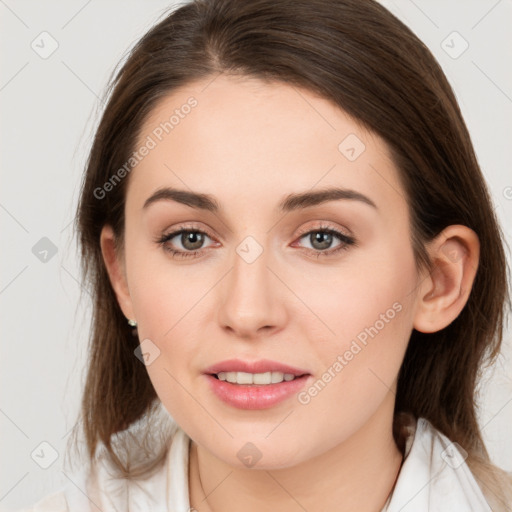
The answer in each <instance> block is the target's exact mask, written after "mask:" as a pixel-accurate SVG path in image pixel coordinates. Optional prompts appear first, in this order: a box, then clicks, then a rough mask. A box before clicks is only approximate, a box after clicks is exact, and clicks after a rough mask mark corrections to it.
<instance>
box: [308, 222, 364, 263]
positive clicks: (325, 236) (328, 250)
mask: <svg viewBox="0 0 512 512" xmlns="http://www.w3.org/2000/svg"><path fill="white" fill-rule="evenodd" d="M336 238H337V239H338V240H339V243H338V245H336V246H334V248H333V247H332V244H333V241H334V240H335V239H336ZM302 239H306V241H308V242H309V243H310V245H311V247H306V249H307V250H308V251H313V252H314V253H316V254H317V257H320V256H331V255H333V254H336V253H338V252H339V251H343V250H346V249H348V248H349V247H350V246H352V245H356V241H355V239H354V238H353V237H351V236H348V235H345V234H344V233H342V232H341V231H338V230H337V229H334V228H332V227H330V226H319V227H318V228H316V229H313V230H309V231H306V232H305V233H302V234H301V237H300V238H299V240H302Z"/></svg>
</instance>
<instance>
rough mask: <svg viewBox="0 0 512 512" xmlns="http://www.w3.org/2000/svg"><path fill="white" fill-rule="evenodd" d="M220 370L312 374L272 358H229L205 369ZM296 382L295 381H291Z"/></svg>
mask: <svg viewBox="0 0 512 512" xmlns="http://www.w3.org/2000/svg"><path fill="white" fill-rule="evenodd" d="M220 372H246V373H266V372H282V373H291V374H292V375H295V376H296V377H299V376H302V375H310V373H309V372H308V371H307V370H303V369H301V368H296V367H293V366H290V365H287V364H284V363H280V362H278V361H271V360H270V359H260V360H258V361H252V362H251V361H242V360H241V359H228V360H226V361H221V362H219V363H216V364H214V365H212V366H209V367H208V368H206V369H205V370H204V373H206V374H208V375H214V374H217V373H220ZM289 382H294V381H289Z"/></svg>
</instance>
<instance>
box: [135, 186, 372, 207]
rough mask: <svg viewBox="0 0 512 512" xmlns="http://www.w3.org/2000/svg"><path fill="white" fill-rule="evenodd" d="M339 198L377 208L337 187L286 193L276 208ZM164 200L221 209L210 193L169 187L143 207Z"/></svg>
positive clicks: (313, 204) (360, 196) (157, 193)
mask: <svg viewBox="0 0 512 512" xmlns="http://www.w3.org/2000/svg"><path fill="white" fill-rule="evenodd" d="M340 199H349V200H355V201H360V202H362V203H365V204H367V205H369V206H371V207H373V208H375V209H378V208H377V205H376V204H375V203H374V202H373V201H372V200H371V199H370V198H369V197H367V196H365V195H364V194H361V193H360V192H357V191H355V190H351V189H345V188H339V187H334V188H326V189H323V190H316V191H314V192H311V191H308V192H299V193H293V194H288V195H287V196H286V197H285V198H284V199H283V200H282V201H281V203H279V205H278V208H279V210H280V211H281V212H291V211H294V210H301V209H305V208H309V207H311V206H317V205H319V204H323V203H326V202H328V201H337V200H340ZM164 200H165V201H175V202H177V203H180V204H184V205H186V206H189V207H191V208H196V209H199V210H205V211H209V212H212V213H218V212H219V211H220V210H221V207H220V205H219V203H218V202H217V200H216V199H215V197H213V196H212V195H209V194H203V193H198V192H190V191H188V190H178V189H175V188H170V187H165V188H160V189H158V190H157V191H156V192H155V193H154V194H152V195H151V196H150V197H148V199H146V201H145V203H144V206H143V208H147V207H148V206H150V205H151V204H153V203H155V202H157V201H164Z"/></svg>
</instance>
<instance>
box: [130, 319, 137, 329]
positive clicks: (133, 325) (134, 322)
mask: <svg viewBox="0 0 512 512" xmlns="http://www.w3.org/2000/svg"><path fill="white" fill-rule="evenodd" d="M128 325H130V326H131V327H137V321H136V320H131V319H128Z"/></svg>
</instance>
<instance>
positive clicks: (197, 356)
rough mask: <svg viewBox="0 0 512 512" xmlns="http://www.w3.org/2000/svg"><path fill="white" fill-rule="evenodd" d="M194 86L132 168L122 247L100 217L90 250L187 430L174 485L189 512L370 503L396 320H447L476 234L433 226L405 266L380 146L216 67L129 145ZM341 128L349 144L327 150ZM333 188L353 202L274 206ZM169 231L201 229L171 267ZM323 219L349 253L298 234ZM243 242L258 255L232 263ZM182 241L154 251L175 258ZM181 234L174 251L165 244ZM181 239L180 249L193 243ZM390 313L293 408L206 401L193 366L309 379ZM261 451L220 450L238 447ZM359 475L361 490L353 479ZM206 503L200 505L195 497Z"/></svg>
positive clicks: (462, 293) (386, 490)
mask: <svg viewBox="0 0 512 512" xmlns="http://www.w3.org/2000/svg"><path fill="white" fill-rule="evenodd" d="M191 95H193V96H194V97H195V98H196V99H197V101H198V105H197V106H196V107H195V108H194V109H192V111H191V112H190V114H188V115H187V116H186V117H184V118H183V119H181V120H180V123H179V124H178V125H177V126H175V128H174V129H173V130H172V131H171V132H170V133H169V134H168V135H166V136H165V138H163V140H162V141H161V142H159V143H158V144H157V146H156V147H155V148H154V149H152V150H151V151H150V153H149V154H148V155H147V156H146V157H145V158H144V159H143V160H142V161H141V162H140V163H139V164H138V165H137V166H136V167H135V169H133V170H132V171H131V173H130V176H129V184H128V189H127V196H126V206H125V214H126V224H125V239H124V246H123V248H122V250H121V251H120V252H119V253H116V252H115V250H114V235H113V233H112V230H111V229H110V227H109V226H105V227H104V229H103V232H102V236H101V246H102V250H103V255H104V259H105V264H106V266H107V269H108V272H109V275H110V278H111V282H112V285H113V287H114V290H115V292H116V295H117V298H118V301H119V305H120V307H121V308H122V311H123V313H124V314H125V316H126V317H127V318H131V319H136V320H137V322H138V332H139V337H140V340H141V341H142V340H146V339H149V340H151V342H152V343H153V344H154V345H155V346H156V347H158V349H159V350H160V355H159V356H158V357H157V358H156V359H155V360H154V361H153V362H152V363H151V364H150V365H148V366H147V370H148V373H149V376H150V378H151V381H152V383H153V385H154V387H155V390H156V392H157V394H158V396H159V398H160V399H161V400H162V403H163V404H164V406H165V407H166V409H167V410H168V411H169V413H170V414H171V416H172V417H173V418H174V419H175V420H176V421H177V423H178V424H179V425H180V426H181V427H182V428H183V429H184V430H185V432H186V433H187V434H188V435H189V436H190V437H191V439H192V443H191V451H190V467H189V480H190V482H189V491H190V499H191V506H192V507H194V508H195V509H196V510H199V511H201V512H203V511H223V512H235V511H236V512H240V511H242V510H243V511H244V512H252V511H261V510H271V509H272V510H281V511H285V512H288V511H290V512H291V511H299V510H304V509H306V510H308V511H311V512H312V511H320V510H327V509H329V508H330V509H331V510H337V511H355V510H357V511H359V512H361V511H374V510H380V509H381V507H382V506H383V505H384V503H385V501H386V499H387V497H388V495H389V494H390V492H391V491H392V488H393V485H394V483H395V480H396V478H397V474H398V472H399V469H400V464H401V462H402V455H401V453H400V452H399V450H398V449H397V447H396V445H395V443H394V440H393V436H392V417H393V406H394V399H395V389H396V379H397V374H398V372H399V369H400V365H401V363H402V360H403V357H404V352H405V349H406V347H407V343H408V340H409V337H410V334H411V331H412V329H413V328H416V329H417V330H420V331H423V332H434V331H437V330H439V329H442V328H443V327H445V326H446V325H448V324H449V323H450V322H451V321H452V320H453V319H455V318H456V317H457V315H458V314H459V313H460V311H461V310H462V308H463V306H464V304H465V303H466V301H467V298H468V295H469V291H470V289H471V285H472V282H473V279H474V276H475V272H476V268H477V264H478V253H479V243H478V238H477V236H476V235H475V233H474V232H473V231H472V230H470V229H469V228H467V227H465V226H449V227H448V228H446V229H445V230H444V231H443V232H442V233H441V234H440V235H439V236H438V237H437V238H436V239H435V240H434V241H432V242H431V243H430V244H429V245H428V247H427V248H428V251H429V254H430V256H431V258H432V260H433V262H434V270H433V271H432V272H430V273H429V272H427V271H418V270H417V269H416V266H415V260H414V255H413V251H412V247H411V243H410V223H409V215H408V204H407V200H406V197H405V192H404V190H403V188H402V186H401V184H400V182H399V179H398V172H397V170H396V168H395V167H394V165H393V163H392V162H391V160H390V159H389V156H388V151H387V147H386V144H385V142H384V141H383V140H382V139H380V138H379V137H378V136H377V135H375V134H372V133H369V132H367V131H366V130H364V129H363V128H362V127H361V126H359V124H358V123H356V122H355V121H354V120H353V119H351V118H350V117H348V116H347V114H346V113H344V112H343V111H342V110H340V109H339V108H338V107H336V106H335V105H333V104H332V103H330V102H329V101H327V100H326V99H323V98H320V97H318V96H316V95H314V94H313V93H311V92H309V91H307V90H302V89H297V88H295V87H292V86H290V85H287V84H278V83H267V82H262V81H260V80H256V79H253V78H251V79H249V78H247V77H234V76H227V75H220V76H218V77H217V78H215V79H214V80H213V81H212V77H210V78H208V79H207V80H203V81H200V82H195V83H193V84H189V85H187V86H186V87H183V88H181V89H178V90H175V91H173V92H172V93H171V94H170V95H168V96H167V97H165V98H164V99H163V100H162V101H161V102H160V103H159V104H158V105H157V107H156V108H155V109H154V110H153V111H152V113H151V114H150V116H149V117H148V119H147V120H146V123H145V125H144V127H143V129H142V130H141V132H140V136H139V141H140V142H141V143H142V141H144V140H145V139H146V137H147V136H148V135H150V134H151V133H152V130H154V128H155V127H156V126H158V124H159V123H160V122H162V121H164V120H166V119H168V118H169V116H170V115H171V114H172V112H173V111H174V109H176V108H179V107H180V106H181V105H183V104H184V103H186V101H187V98H189V97H190V96H191ZM348 134H355V135H356V136H357V137H358V138H359V139H360V140H361V141H362V142H363V143H364V144H365V150H364V152H363V153H362V154H361V155H360V156H359V157H358V158H357V159H356V160H355V161H349V160H348V159H347V158H346V157H345V156H344V155H343V154H342V153H341V152H340V151H339V150H338V145H339V144H340V142H341V141H342V140H343V139H344V138H345V137H346V136H347V135H348ZM164 186H168V187H176V188H180V189H185V190H192V191H195V192H204V193H208V194H211V195H213V196H215V198H216V199H217V201H218V203H219V204H220V205H221V207H222V211H221V212H220V213H216V214H214V213H212V212H206V211H201V210H198V209H194V208H191V207H189V206H185V205H183V204H178V203H177V202H174V201H170V200H161V201H156V202H154V203H153V204H151V205H150V206H149V207H147V208H143V205H144V202H145V201H146V200H147V198H148V197H150V196H151V195H152V194H153V193H154V192H155V191H156V190H157V189H159V188H161V187H164ZM329 186H338V187H344V188H348V189H353V190H355V191H358V192H360V193H362V194H364V195H365V196H367V197H369V198H370V199H371V200H372V201H373V202H374V203H375V205H376V207H377V208H373V207H371V206H369V205H367V204H365V203H364V202H362V201H357V200H354V199H343V200H337V201H330V202H327V203H324V204H321V205H316V206H312V207H310V208H307V209H303V210H297V211H292V212H288V213H286V214H283V213H280V212H279V211H278V210H277V205H278V203H279V202H280V201H281V200H282V199H283V198H284V197H285V196H286V195H288V194H290V193H295V192H304V191H311V190H318V189H321V188H324V187H329ZM183 223H186V225H187V228H188V229H191V230H194V229H195V230H200V231H204V232H207V236H206V237H205V239H204V243H203V245H202V246H201V245H200V244H199V246H200V247H201V248H200V249H199V250H200V251H202V252H200V254H198V255H196V256H193V257H190V258H188V259H173V257H172V256H171V254H170V253H169V252H168V251H166V250H165V248H164V247H163V246H162V245H161V244H159V243H157V242H156V241H155V240H156V239H157V238H158V237H161V236H162V235H164V234H168V233H171V232H172V231H176V230H178V229H179V226H180V225H181V224H183ZM320 223H321V225H322V226H328V227H329V228H332V229H336V230H338V231H340V232H342V233H344V234H347V235H350V236H353V237H354V238H355V239H356V241H357V243H356V245H349V246H347V248H346V250H342V251H340V252H338V253H336V254H333V255H331V256H325V255H320V256H318V253H319V252H322V250H324V251H326V250H329V249H330V248H334V247H335V246H339V245H340V244H341V243H342V242H341V241H340V240H339V239H338V238H336V237H334V238H333V239H332V242H331V245H329V244H328V243H327V245H326V246H324V247H326V248H324V249H322V245H321V244H319V243H316V244H315V241H314V239H313V240H312V239H311V237H310V236H309V235H306V236H304V235H303V234H301V233H307V232H309V231H313V230H315V229H317V230H318V229H319V225H320ZM248 236H251V237H253V238H254V239H255V240H256V241H257V242H258V244H259V245H260V246H261V248H262V249H263V252H262V253H261V255H260V256H259V257H258V258H257V259H256V260H255V261H254V262H252V263H250V264H248V263H247V262H246V261H245V260H244V259H243V258H242V257H241V256H239V254H238V253H237V252H236V249H237V247H238V246H239V244H240V243H241V242H242V241H243V240H244V239H245V238H246V237H248ZM186 242H187V241H186V239H185V242H183V238H182V237H181V236H176V237H175V238H173V241H172V242H170V241H168V242H167V244H166V245H167V247H169V246H172V247H173V248H174V249H177V250H181V251H186V250H187V248H188V250H189V252H190V246H191V244H190V243H189V244H188V245H184V243H185V244H186ZM182 244H183V245H182ZM192 248H193V247H192ZM396 303H398V304H399V305H400V307H401V309H400V311H399V312H397V313H396V315H395V316H394V318H393V319H391V320H389V321H388V322H386V323H385V326H384V327H383V328H381V329H380V330H379V331H378V334H376V335H375V336H374V337H373V338H370V339H369V342H368V343H367V345H366V346H364V348H363V349H362V350H361V351H360V352H358V353H357V355H355V356H354V357H353V359H351V360H350V361H349V362H348V363H347V364H346V365H345V366H344V367H343V369H342V370H341V371H339V372H338V373H337V374H336V376H335V378H332V379H331V381H330V382H329V383H328V384H327V385H326V386H325V387H324V388H323V389H322V390H321V392H319V393H318V394H317V395H316V396H314V397H313V398H312V399H311V400H310V402H309V403H307V404H302V403H300V402H299V401H298V399H297V397H296V396H293V397H291V398H289V399H287V400H285V401H284V402H281V403H280V404H278V405H276V406H274V407H271V408H269V409H264V410H240V409H237V408H234V407H232V406H230V405H227V404H225V403H224V402H222V401H220V400H219V399H218V398H217V397H216V396H215V395H214V394H213V393H212V392H211V391H210V388H209V386H208V382H206V377H205V376H204V375H203V374H202V371H203V370H204V369H205V368H206V367H207V366H210V365H212V364H214V363H216V362H219V361H222V360H225V359H230V358H232V357H239V358H241V359H245V360H251V361H252V360H258V359H261V358H268V359H272V360H277V361H280V362H284V363H288V364H290V365H293V366H297V367H299V368H303V369H307V371H308V372H310V373H311V374H312V377H310V381H309V384H308V386H309V385H312V384H313V383H314V382H316V381H317V380H318V379H320V378H321V376H322V375H323V374H324V372H325V371H326V370H327V369H328V368H329V367H332V365H333V363H334V362H335V361H336V358H337V356H338V355H340V354H344V353H345V351H346V350H347V349H348V348H349V347H350V345H351V343H352V341H353V340H354V339H356V337H357V335H358V334H360V333H361V332H363V331H364V330H365V328H368V327H370V326H373V325H375V324H376V321H377V320H379V318H381V316H380V315H382V314H385V313H386V311H388V310H389V309H390V308H392V305H393V304H396ZM247 442H251V443H253V444H254V445H255V446H256V447H257V449H258V450H259V452H260V453H261V455H262V457H261V459H260V460H259V461H258V463H257V464H256V465H255V466H254V467H251V468H249V467H247V466H245V465H244V464H243V463H242V461H241V460H240V459H239V458H238V457H237V453H238V452H239V450H240V449H241V448H242V447H243V446H244V445H245V444H246V443H247ZM369 482H371V492H368V483H369ZM205 496H207V499H205Z"/></svg>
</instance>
